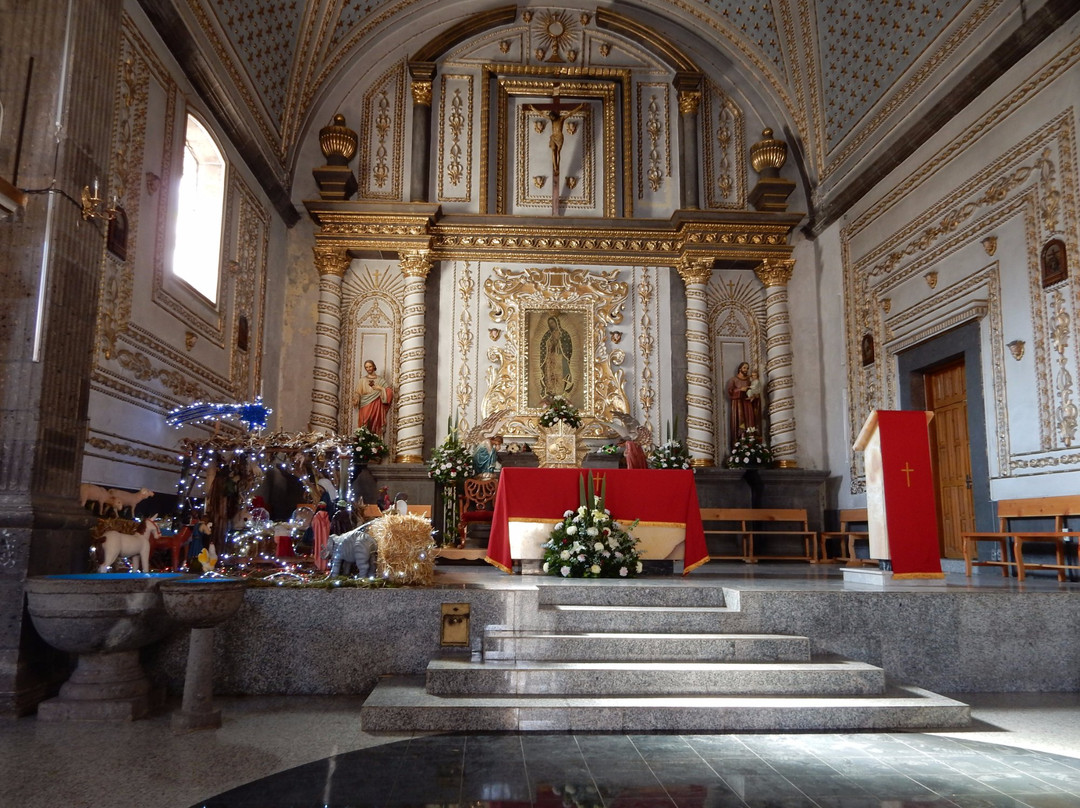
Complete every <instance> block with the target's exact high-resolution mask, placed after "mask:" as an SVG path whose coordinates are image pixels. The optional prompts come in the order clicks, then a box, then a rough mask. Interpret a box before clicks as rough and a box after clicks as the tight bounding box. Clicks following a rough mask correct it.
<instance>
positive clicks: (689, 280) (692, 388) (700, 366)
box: [678, 258, 715, 466]
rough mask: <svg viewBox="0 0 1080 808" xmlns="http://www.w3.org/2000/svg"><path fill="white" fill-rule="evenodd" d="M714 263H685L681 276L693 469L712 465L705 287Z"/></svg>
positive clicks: (710, 379) (710, 375) (709, 372)
mask: <svg viewBox="0 0 1080 808" xmlns="http://www.w3.org/2000/svg"><path fill="white" fill-rule="evenodd" d="M712 265H713V260H712V259H711V258H706V259H701V258H699V259H684V260H683V262H682V263H681V264H680V265H679V268H678V269H679V276H680V277H681V278H682V279H683V283H684V284H686V447H687V449H689V450H690V458H691V459H690V463H691V465H694V466H711V465H713V446H714V443H715V439H714V434H713V422H712V400H713V393H712V359H711V357H712V352H711V351H710V350H709V322H708V315H707V308H706V301H705V287H706V285H707V284H708V283H709V276H710V275H711V274H712Z"/></svg>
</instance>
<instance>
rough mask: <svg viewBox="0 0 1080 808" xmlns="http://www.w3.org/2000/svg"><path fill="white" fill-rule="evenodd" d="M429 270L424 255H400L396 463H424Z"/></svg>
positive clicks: (429, 263) (428, 264)
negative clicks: (401, 316) (401, 306)
mask: <svg viewBox="0 0 1080 808" xmlns="http://www.w3.org/2000/svg"><path fill="white" fill-rule="evenodd" d="M431 266H432V264H431V260H430V259H429V258H428V253H427V252H426V251H420V250H418V251H415V252H406V253H402V254H401V274H402V275H404V276H405V317H404V322H403V323H402V328H401V374H400V375H399V377H398V420H397V455H396V457H395V458H394V462H396V463H423V462H424V315H425V311H426V309H425V306H424V287H425V285H426V282H427V276H428V272H430V271H431Z"/></svg>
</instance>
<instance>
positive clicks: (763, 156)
mask: <svg viewBox="0 0 1080 808" xmlns="http://www.w3.org/2000/svg"><path fill="white" fill-rule="evenodd" d="M761 138H762V139H761V140H759V141H758V142H757V143H755V144H754V145H753V146H751V147H750V165H752V166H753V167H754V171H756V172H757V173H758V174H760V175H761V176H763V177H778V176H780V169H781V168H783V167H784V163H785V162H787V144H786V143H785V142H784V141H782V140H777V139H776V138H774V137H773V130H772V129H769V128H767V127H766V128H765V129H764V130H763V131H762V133H761Z"/></svg>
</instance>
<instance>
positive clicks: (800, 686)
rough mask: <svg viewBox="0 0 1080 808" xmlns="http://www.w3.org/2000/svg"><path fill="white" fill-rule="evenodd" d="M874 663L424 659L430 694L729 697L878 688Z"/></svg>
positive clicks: (881, 682)
mask: <svg viewBox="0 0 1080 808" xmlns="http://www.w3.org/2000/svg"><path fill="white" fill-rule="evenodd" d="M884 689H885V674H884V671H882V670H881V668H877V667H874V666H872V665H867V664H865V663H862V662H852V661H848V660H837V661H832V660H830V661H823V662H804V663H799V664H791V663H760V662H651V661H650V662H641V661H634V662H565V661H546V660H539V661H537V660H513V661H502V662H492V661H483V662H481V661H471V660H465V659H461V660H457V659H441V660H440V659H436V660H432V661H431V662H430V663H428V667H427V690H428V692H429V693H431V694H433V695H438V696H481V697H483V696H489V695H508V694H523V695H552V694H556V693H558V694H562V695H565V696H567V697H579V696H620V695H622V696H636V695H650V696H681V695H693V696H732V695H789V696H822V697H824V696H835V695H847V696H850V695H860V696H870V695H879V694H881V693H882V692H884Z"/></svg>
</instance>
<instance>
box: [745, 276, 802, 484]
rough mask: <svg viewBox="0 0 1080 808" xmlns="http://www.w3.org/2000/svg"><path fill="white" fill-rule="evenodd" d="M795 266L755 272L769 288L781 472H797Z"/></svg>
mask: <svg viewBox="0 0 1080 808" xmlns="http://www.w3.org/2000/svg"><path fill="white" fill-rule="evenodd" d="M794 270H795V262H794V261H793V260H791V259H775V258H767V259H765V260H764V261H762V262H761V264H760V265H759V266H758V267H757V269H756V270H755V272H756V274H757V276H758V279H759V280H760V281H761V282H762V283H763V284H765V354H766V360H765V379H766V388H765V389H766V392H767V394H768V399H769V445H770V447H771V448H772V453H773V457H774V458H775V459H776V461H777V465H779V466H780V468H795V467H796V465H797V463H796V454H797V449H798V446H797V444H796V442H795V398H794V394H795V390H794V388H795V381H794V379H793V377H792V375H791V320H790V319H789V317H788V297H787V284H788V281H790V280H791V273H792V272H793V271H794Z"/></svg>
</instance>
